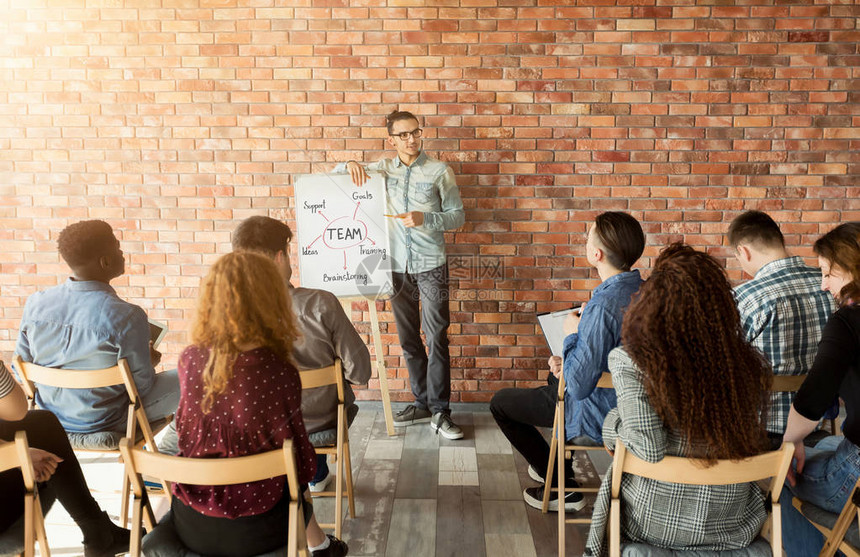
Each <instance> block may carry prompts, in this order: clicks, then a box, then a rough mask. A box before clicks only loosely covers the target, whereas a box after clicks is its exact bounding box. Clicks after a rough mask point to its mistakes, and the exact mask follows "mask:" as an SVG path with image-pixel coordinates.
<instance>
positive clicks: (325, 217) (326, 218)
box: [317, 211, 329, 222]
mask: <svg viewBox="0 0 860 557" xmlns="http://www.w3.org/2000/svg"><path fill="white" fill-rule="evenodd" d="M317 214H318V215H319V216H321V217H322V218H324V219H325V220H326V222H329V220H328V217H327V216H325V215H324V214H322V213H321V212H320V211H317Z"/></svg>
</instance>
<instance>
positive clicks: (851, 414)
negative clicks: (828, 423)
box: [781, 222, 860, 556]
mask: <svg viewBox="0 0 860 557" xmlns="http://www.w3.org/2000/svg"><path fill="white" fill-rule="evenodd" d="M814 250H815V253H816V255H818V264H819V265H820V266H821V273H822V276H823V278H822V281H821V288H822V290H825V291H827V292H829V293H830V294H831V295H833V296H834V297H835V298H836V302H837V304H838V306H839V309H838V310H837V311H836V313H834V314H833V315H832V316H831V317H830V320H829V321H828V322H827V326H826V327H825V328H824V332H823V333H822V336H821V342H820V343H819V345H818V353H817V354H816V356H815V362H814V363H813V364H812V369H810V370H809V375H808V376H807V378H806V381H804V382H803V385H802V386H801V387H800V390H799V391H798V392H797V396H795V397H794V403H792V405H791V412H790V413H789V415H788V424H787V425H786V428H785V440H786V441H791V442H793V443H794V444H795V445H794V446H795V453H794V465H795V467H796V472H795V471H794V470H789V476H788V483H789V485H790V488H788V487H787V488H786V489H785V490H783V496H782V499H781V500H782V502H783V505H782V509H783V510H782V522H783V525H782V538H783V540H784V542H783V545H784V547H785V550H786V553H787V554H788V555H790V556H795V555H797V556H805V555H818V552H819V551H820V550H821V547H822V546H823V545H824V539H823V537H822V536H821V534H820V533H819V532H818V530H816V529H815V528H814V527H813V526H812V525H811V524H809V523H808V522H807V521H806V520H805V519H804V518H803V517H802V516H801V515H800V513H798V512H797V510H795V509H794V507H793V506H792V505H791V494H792V492H793V493H794V495H796V496H797V497H799V498H800V499H802V500H804V501H809V502H810V503H812V504H814V505H816V506H818V507H820V508H822V509H824V510H826V511H830V512H832V513H839V512H840V511H841V510H842V507H843V506H845V502H846V501H847V500H848V496H849V495H850V494H851V492H852V491H851V490H852V488H853V486H854V484H855V483H856V482H857V478H858V476H860V416H858V412H860V222H849V223H845V224H842V225H840V226H837V227H836V228H834V229H833V230H831V231H830V232H828V233H827V234H825V235H824V236H822V237H821V238H819V239H818V241H817V242H815V246H814ZM836 396H839V397H841V398H842V400H843V401H844V402H845V411H846V418H845V423H844V425H843V428H842V431H843V432H844V436H842V435H839V436H835V435H834V436H831V437H827V438H825V439H823V440H821V441H820V442H819V443H818V444H817V445H816V446H815V448H806V447H804V446H803V439H804V438H805V437H806V436H807V435H809V433H810V432H812V430H813V429H815V427H816V425H818V421H819V420H820V419H821V417H822V415H823V414H824V412H825V411H826V410H827V408H828V407H829V406H830V403H831V402H832V401H833V399H834V398H835V397H836Z"/></svg>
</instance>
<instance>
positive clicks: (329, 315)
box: [322, 296, 374, 385]
mask: <svg viewBox="0 0 860 557" xmlns="http://www.w3.org/2000/svg"><path fill="white" fill-rule="evenodd" d="M326 300H327V302H328V303H326V307H325V308H324V311H323V312H322V316H323V320H324V324H325V326H326V329H328V330H329V331H331V340H332V344H333V345H334V352H335V355H337V357H338V358H340V359H341V361H342V362H343V376H344V379H346V380H347V381H349V382H350V383H352V384H353V385H366V384H367V382H368V381H369V380H370V371H371V364H370V352H368V350H367V346H365V344H364V341H363V340H362V339H361V336H359V334H358V332H357V331H356V330H355V327H354V326H353V325H352V322H350V320H349V317H347V315H346V313H344V311H343V307H342V306H341V305H340V303H339V302H338V301H337V298H335V297H334V296H331V298H330V299H328V297H327V298H326ZM369 303H371V304H372V303H374V302H373V301H372V300H371V301H370V302H369Z"/></svg>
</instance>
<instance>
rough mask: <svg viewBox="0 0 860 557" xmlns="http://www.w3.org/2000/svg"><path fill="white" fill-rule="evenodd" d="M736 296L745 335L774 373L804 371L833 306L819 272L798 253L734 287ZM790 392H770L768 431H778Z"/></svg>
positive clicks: (809, 362) (787, 408)
mask: <svg viewBox="0 0 860 557" xmlns="http://www.w3.org/2000/svg"><path fill="white" fill-rule="evenodd" d="M735 298H736V299H737V301H738V310H739V311H740V314H741V324H742V326H743V329H744V332H745V333H746V338H747V340H748V341H749V342H750V343H751V344H752V345H753V346H755V347H756V348H758V349H759V350H761V352H762V353H763V354H764V355H765V357H766V358H767V359H768V361H769V362H770V363H771V366H773V373H774V375H803V374H806V373H808V372H809V369H810V368H811V367H812V362H813V360H815V354H816V352H818V341H819V340H821V332H822V331H823V330H824V326H825V325H826V324H827V320H828V319H829V318H830V315H831V314H832V313H833V312H834V311H835V310H836V307H835V304H834V302H833V296H831V295H830V293H829V292H825V291H823V290H821V272H820V271H819V270H818V269H815V268H813V267H810V266H808V265H806V264H804V262H803V259H801V258H800V257H787V258H785V259H778V260H776V261H772V262H770V263H768V264H767V265H765V266H764V267H762V268H761V269H759V271H758V272H757V273H756V275H755V277H754V278H753V279H752V280H750V281H749V282H746V283H744V284H742V285H740V286H738V287H737V288H735ZM793 398H794V393H772V394H771V395H770V411H769V413H768V419H767V423H766V424H765V426H766V428H767V430H768V432H770V433H773V434H776V435H782V433H783V432H784V431H785V422H786V420H787V419H788V412H789V410H790V409H791V401H792V399H793Z"/></svg>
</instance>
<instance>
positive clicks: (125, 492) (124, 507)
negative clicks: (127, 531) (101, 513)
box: [119, 464, 131, 528]
mask: <svg viewBox="0 0 860 557" xmlns="http://www.w3.org/2000/svg"><path fill="white" fill-rule="evenodd" d="M123 466H125V465H124V464H123ZM130 495H131V483H130V482H129V480H128V476H126V475H125V470H123V475H122V496H121V497H122V499H121V501H120V510H119V521H120V522H119V525H120V526H122V527H123V528H128V498H129V496H130Z"/></svg>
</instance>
